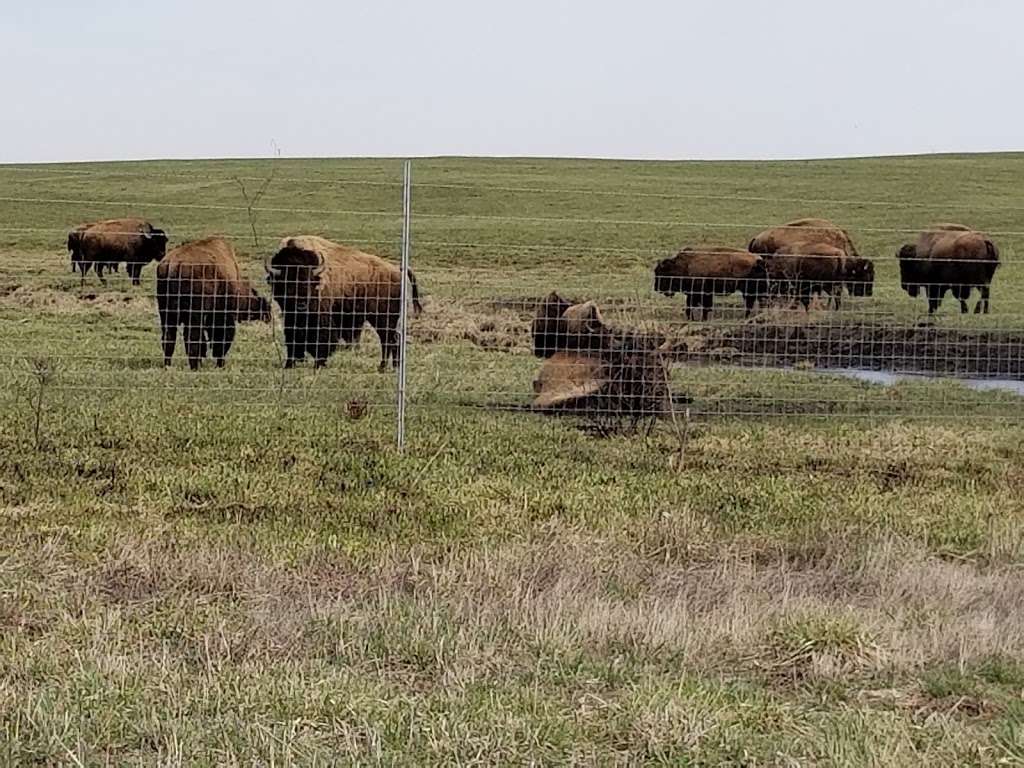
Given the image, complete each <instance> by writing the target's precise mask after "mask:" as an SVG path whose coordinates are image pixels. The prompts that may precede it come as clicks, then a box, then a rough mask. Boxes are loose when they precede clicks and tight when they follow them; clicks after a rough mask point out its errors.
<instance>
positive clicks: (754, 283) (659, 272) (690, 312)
mask: <svg viewBox="0 0 1024 768" xmlns="http://www.w3.org/2000/svg"><path fill="white" fill-rule="evenodd" d="M767 288H768V274H767V272H766V271H765V260H764V259H763V258H762V257H761V256H758V255H757V254H753V253H748V252H747V251H741V250H738V249H736V248H724V247H718V246H710V247H709V246H701V247H699V248H683V250H681V251H680V252H679V253H678V254H676V255H675V256H673V257H672V258H670V259H662V260H661V261H659V262H658V264H657V266H656V267H655V268H654V290H655V291H657V292H658V293H662V294H664V295H666V296H674V295H675V294H677V293H684V294H686V319H687V320H692V319H694V317H695V315H697V314H700V315H701V317H702V318H705V319H706V318H707V317H709V316H710V314H711V310H712V309H713V307H714V302H715V298H714V297H715V294H718V295H727V294H730V293H735V292H736V291H739V292H740V293H741V294H742V295H743V301H744V304H745V305H746V308H747V311H746V316H749V315H750V312H751V310H752V309H753V308H754V302H756V301H757V300H758V299H761V298H763V297H764V296H765V294H766V293H767ZM698 319H700V318H698Z"/></svg>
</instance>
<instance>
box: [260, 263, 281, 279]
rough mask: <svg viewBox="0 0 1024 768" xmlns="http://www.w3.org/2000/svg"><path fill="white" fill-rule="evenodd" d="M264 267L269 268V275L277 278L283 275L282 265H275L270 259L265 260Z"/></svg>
mask: <svg viewBox="0 0 1024 768" xmlns="http://www.w3.org/2000/svg"><path fill="white" fill-rule="evenodd" d="M263 268H264V269H265V270H267V277H272V278H275V277H280V276H281V267H275V266H273V265H272V264H271V262H270V259H267V260H266V261H264V262H263Z"/></svg>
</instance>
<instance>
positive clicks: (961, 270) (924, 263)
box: [897, 224, 999, 315]
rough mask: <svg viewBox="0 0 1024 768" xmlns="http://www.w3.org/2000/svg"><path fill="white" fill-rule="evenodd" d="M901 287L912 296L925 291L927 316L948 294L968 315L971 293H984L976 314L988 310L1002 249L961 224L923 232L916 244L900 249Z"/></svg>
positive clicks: (941, 225)
mask: <svg viewBox="0 0 1024 768" xmlns="http://www.w3.org/2000/svg"><path fill="white" fill-rule="evenodd" d="M897 258H898V259H899V262H900V285H901V286H902V288H903V290H905V291H906V292H907V293H908V294H909V295H910V296H911V297H913V298H916V297H917V295H918V294H919V293H921V292H922V291H924V294H925V296H927V297H928V314H929V315H931V314H934V313H935V310H937V309H938V308H939V305H940V304H942V299H943V297H944V296H945V295H946V292H947V291H950V292H952V294H953V296H954V297H955V298H956V299H957V300H958V301H959V302H960V312H961V313H965V312H967V299H968V297H969V296H970V295H971V290H972V289H973V288H977V289H978V291H979V292H980V294H981V297H980V298H979V299H978V303H977V304H975V306H974V312H975V314H977V313H979V312H984V313H985V314H986V315H987V314H988V311H989V293H990V291H991V285H992V278H993V277H994V276H995V272H996V270H997V269H998V268H999V249H998V248H997V247H996V244H995V243H993V242H992V240H991V239H990V238H989V237H988V236H987V235H984V234H982V233H981V232H976V231H974V230H972V229H970V228H969V227H965V226H963V225H961V224H937V225H935V226H934V227H932V228H931V229H928V230H926V231H925V232H922V233H921V235H920V236H919V237H918V239H917V243H916V244H907V245H904V246H903V247H902V248H900V250H899V253H898V254H897Z"/></svg>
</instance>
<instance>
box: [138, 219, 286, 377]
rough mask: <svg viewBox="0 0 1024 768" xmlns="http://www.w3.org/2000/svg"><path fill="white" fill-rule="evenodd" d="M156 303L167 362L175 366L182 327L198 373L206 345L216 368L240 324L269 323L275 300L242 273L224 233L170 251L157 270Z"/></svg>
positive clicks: (189, 360) (186, 350)
mask: <svg viewBox="0 0 1024 768" xmlns="http://www.w3.org/2000/svg"><path fill="white" fill-rule="evenodd" d="M156 302H157V308H158V309H159V312H160V339H161V343H162V345H163V350H164V365H170V364H171V358H172V357H173V356H174V346H175V343H176V341H177V338H178V326H179V325H181V326H183V327H184V333H185V354H186V355H187V356H188V366H189V368H191V369H192V370H193V371H195V370H198V369H199V367H200V365H201V364H202V361H203V359H204V358H205V357H206V351H207V344H209V345H210V347H211V348H212V349H211V351H212V352H213V359H214V360H215V361H216V363H217V367H218V368H222V367H224V360H225V358H226V357H227V354H228V352H229V351H230V350H231V344H232V343H233V342H234V340H235V324H236V323H237V322H239V321H241V322H245V321H251V320H262V321H264V322H270V302H269V301H267V299H265V298H263V297H262V296H260V295H259V294H258V293H256V291H255V290H253V288H252V286H251V285H250V284H249V281H248V280H246V279H245V278H244V277H242V274H241V271H240V270H239V268H238V260H237V258H235V249H234V247H232V245H231V243H229V242H228V241H227V240H225V239H224V238H221V237H208V238H206V239H205V240H197V241H195V242H192V243H186V244H185V245H181V246H179V247H177V248H175V249H174V250H172V251H171V252H170V253H168V254H167V257H166V258H164V260H163V261H161V262H160V266H158V267H157V268H156Z"/></svg>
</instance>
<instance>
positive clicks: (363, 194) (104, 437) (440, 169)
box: [0, 154, 1024, 766]
mask: <svg viewBox="0 0 1024 768" xmlns="http://www.w3.org/2000/svg"><path fill="white" fill-rule="evenodd" d="M401 174H402V164H401V162H400V161H397V160H327V159H324V160H281V159H278V160H251V161H227V160H220V161H188V162H184V161H181V162H179V161H174V162H172V161H152V162H149V161H147V162H137V163H78V164H67V165H32V166H0V184H2V186H0V189H2V191H0V328H2V329H3V330H2V333H0V357H2V359H3V365H2V366H0V762H3V763H5V764H12V765H13V764H16V765H33V764H35V765H53V764H69V765H103V764H148V765H281V766H287V765H335V764H353V765H356V764H358V765H365V764H384V765H413V764H459V765H507V764H545V765H561V764H567V763H568V764H585V765H616V764H623V765H625V764H629V765H634V764H664V765H708V766H712V765H771V766H791V765H843V766H861V765H906V766H917V765H922V764H924V765H975V766H990V765H997V764H998V765H1024V655H1022V654H1024V614H1022V611H1021V606H1022V605H1024V580H1022V579H1021V568H1022V567H1024V500H1022V498H1021V496H1020V495H1018V494H1019V491H1020V489H1021V488H1024V400H1022V399H1021V398H1020V397H1019V396H1017V395H1013V394H1011V393H1008V392H1002V391H996V390H992V391H988V390H985V391H979V390H975V389H970V388H968V387H965V386H963V385H962V384H961V383H958V382H957V381H956V380H955V377H957V376H964V377H972V378H1007V379H1014V380H1018V381H1019V380H1020V379H1024V298H1022V289H1024V260H1022V254H1024V187H1022V186H1021V184H1020V179H1021V178H1024V154H1002V155H964V156H953V155H949V156H922V157H911V158H879V159H863V160H829V161H799V162H796V161H793V162H756V163H753V162H744V163H740V162H626V161H590V160H586V161H585V160H513V159H464V158H437V159H424V160H417V161H415V162H414V167H413V182H414V183H413V193H412V198H413V211H414V213H413V218H412V266H413V269H414V270H415V272H416V275H417V278H418V282H419V285H420V287H421V289H422V290H423V291H424V293H425V299H424V306H425V311H424V313H423V314H422V315H421V316H419V317H416V318H414V319H412V320H411V325H410V336H409V350H408V400H407V402H408V418H407V445H406V448H405V450H404V451H403V452H399V451H398V450H397V448H396V447H395V445H396V444H395V437H394V432H395V399H396V377H395V376H394V375H393V374H390V373H385V374H382V373H378V372H377V362H378V358H379V348H378V344H377V340H376V337H375V336H374V334H373V332H372V331H369V330H367V331H366V332H365V333H364V335H363V339H362V341H361V343H360V344H359V345H358V346H357V347H356V348H354V349H346V350H341V351H339V352H337V353H336V354H335V355H334V356H333V357H332V358H331V360H330V362H329V364H328V366H327V367H326V368H325V369H323V370H321V371H314V370H313V369H312V366H311V365H308V364H307V365H306V366H301V367H299V368H297V369H295V370H290V371H284V370H283V369H282V366H281V363H282V351H281V328H280V324H279V321H277V320H275V322H274V323H272V324H269V325H268V324H260V323H255V324H248V325H244V326H242V328H241V331H240V333H239V337H238V340H237V341H236V343H235V346H234V348H233V350H232V352H231V354H230V356H229V358H228V363H227V367H226V368H225V369H223V370H216V369H214V368H213V367H212V365H210V364H209V363H207V365H206V367H205V368H204V369H203V370H202V371H199V372H196V373H193V372H190V371H189V370H188V369H187V366H186V364H185V361H184V359H183V351H182V350H179V352H178V356H177V359H176V361H175V364H174V365H173V366H172V367H171V368H170V369H166V370H165V369H164V367H163V364H162V354H161V350H160V345H159V325H158V322H157V316H156V309H155V301H154V273H155V270H154V267H153V266H149V267H147V268H146V270H145V272H144V273H143V284H142V286H140V287H137V288H133V287H132V286H130V284H129V282H128V279H127V276H126V275H125V274H124V271H123V269H122V271H121V272H120V273H118V274H114V275H112V276H110V279H109V280H108V282H107V284H106V285H103V284H101V283H100V282H99V280H98V279H97V278H96V275H95V274H94V273H90V274H89V275H88V276H87V278H86V279H85V281H84V282H82V281H81V279H80V276H79V275H78V274H72V272H71V270H70V264H69V259H68V253H67V250H66V247H65V244H66V239H67V232H68V230H69V229H70V228H72V227H73V226H75V225H76V224H78V223H80V222H83V221H89V220H95V219H101V218H112V217H115V216H122V215H133V216H142V217H145V218H147V219H149V220H150V221H152V222H153V223H154V224H156V225H157V226H160V227H162V228H163V229H165V230H166V231H167V233H168V235H169V237H170V243H169V247H172V246H175V245H178V244H181V243H183V242H185V241H187V240H190V239H195V238H199V237H202V236H206V235H212V234H221V235H226V236H228V237H230V238H232V239H233V241H234V242H235V244H236V246H237V248H238V250H239V252H240V255H241V257H242V262H243V263H242V267H243V271H244V272H245V273H246V275H247V276H248V277H249V278H250V279H251V280H252V282H253V285H254V286H256V288H257V290H260V291H262V292H264V294H266V282H265V280H264V272H263V266H262V263H263V261H264V260H265V259H266V258H267V257H268V256H269V255H270V254H271V253H272V252H273V250H274V248H275V245H276V243H277V241H278V240H279V239H280V238H281V237H283V236H286V235H293V234H321V235H324V236H327V237H330V238H332V239H334V240H337V241H339V242H344V243H348V244H352V245H357V246H360V247H363V248H365V249H367V250H370V251H373V252H375V253H378V254H380V255H382V256H385V257H387V258H389V259H391V260H397V258H398V254H399V248H400V233H401V225H402V215H401V191H402V190H401ZM268 179H269V183H268V184H267V186H266V191H265V194H263V195H262V196H261V197H260V198H259V200H258V202H257V203H256V205H255V207H254V208H252V209H251V210H250V209H249V205H248V202H247V201H251V200H252V199H253V197H254V195H255V194H256V191H257V190H259V189H260V188H261V186H262V185H263V184H264V182H266V181H267V180H268ZM243 187H244V191H243ZM804 216H822V217H826V218H830V219H832V220H834V221H836V222H837V223H839V224H841V225H842V226H843V227H845V228H846V229H848V230H849V232H850V234H851V235H852V236H853V238H854V240H855V241H856V243H857V246H858V249H859V250H860V252H861V253H862V254H863V255H865V256H868V257H870V258H872V259H873V260H874V261H875V268H876V284H875V290H874V293H873V295H872V296H871V297H863V298H861V297H847V298H846V299H845V300H844V305H843V307H842V309H840V310H838V311H833V310H828V309H826V308H824V307H823V306H821V305H818V304H816V305H815V306H813V307H812V309H811V310H810V311H809V312H806V313H805V312H804V311H803V310H802V309H801V310H797V311H790V310H778V309H773V310H767V311H765V312H760V313H757V314H755V315H754V317H752V318H750V319H744V318H743V313H742V304H741V301H740V299H739V297H738V296H731V297H726V298H721V297H719V298H718V299H716V312H715V315H714V317H713V319H711V320H709V321H707V322H687V321H685V320H684V318H683V310H682V303H681V299H680V297H678V296H676V297H674V298H672V299H670V298H667V297H664V296H660V295H657V294H655V293H654V292H653V290H652V279H651V270H652V267H653V265H654V264H655V263H656V262H657V261H658V260H659V259H661V258H664V257H666V256H669V255H672V254H673V253H674V252H675V251H676V250H678V249H679V247H681V246H683V245H686V244H721V245H733V246H738V247H739V246H743V245H745V244H746V243H747V241H748V240H749V239H750V237H751V236H753V235H754V234H756V233H757V232H758V231H760V230H761V229H763V228H765V227H767V226H770V225H774V224H778V223H782V222H784V221H788V220H791V219H795V218H799V217H804ZM945 221H955V222H961V223H964V224H969V225H971V226H973V227H976V228H978V229H982V230H985V231H986V232H988V233H990V234H991V235H992V237H993V239H994V240H995V241H996V242H997V243H998V245H999V249H1000V254H1001V266H1000V268H999V270H998V271H997V273H996V277H995V281H994V283H993V290H992V299H991V306H992V311H991V313H990V314H988V315H975V314H967V315H961V314H959V312H958V311H957V310H956V307H955V304H956V303H955V301H953V300H952V299H951V298H948V297H947V299H946V301H945V302H944V303H943V306H942V308H941V310H940V311H939V313H938V314H937V315H936V316H935V317H934V318H931V319H929V318H928V317H927V312H926V307H925V304H924V301H923V300H922V299H918V300H916V301H915V300H912V299H910V298H909V297H908V296H907V295H906V294H905V293H904V292H903V291H902V290H901V289H900V285H899V278H898V267H897V262H896V259H895V253H896V251H897V250H898V248H899V246H900V245H901V244H903V243H905V242H910V241H912V240H913V239H914V238H915V236H916V233H917V232H918V231H920V230H921V229H923V228H925V227H927V226H929V225H930V224H933V223H936V222H945ZM552 290H558V291H559V292H561V293H563V294H564V295H566V296H570V297H573V298H579V299H594V300H595V301H596V302H597V303H598V304H599V306H601V308H602V311H603V312H604V316H605V318H606V320H607V321H608V322H609V323H611V324H613V325H616V326H618V327H625V328H637V329H643V330H651V331H656V332H658V333H661V334H665V335H667V336H669V337H670V338H671V339H673V340H674V341H675V342H676V343H677V347H676V348H677V349H679V350H683V351H682V352H680V353H679V354H678V355H677V356H676V358H675V360H674V364H673V366H672V370H671V380H670V383H671V387H672V390H673V393H674V395H675V396H676V402H678V403H679V404H680V405H679V409H678V412H676V409H675V408H674V409H673V413H672V415H673V418H672V419H662V420H661V421H660V422H658V423H657V424H654V425H653V426H652V428H651V429H646V428H645V429H641V430H639V431H636V432H628V431H626V432H622V433H619V432H613V433H612V434H603V435H602V434H599V433H597V432H596V431H595V430H594V429H593V428H592V427H593V425H592V424H591V423H589V421H588V420H587V419H586V418H573V417H565V416H563V417H552V416H545V415H541V414H537V413H533V412H530V410H529V408H528V406H529V403H530V397H531V394H532V381H533V379H534V377H535V376H536V374H537V371H538V368H539V365H540V361H538V359H537V358H535V357H534V356H533V355H532V353H531V348H530V328H529V324H530V319H531V317H532V313H533V308H534V305H535V303H536V301H537V300H538V299H539V298H541V297H543V296H544V295H546V294H547V293H548V292H550V291H552ZM975 298H976V297H975ZM973 304H974V299H973V298H972V301H971V306H972V308H973ZM846 367H853V368H865V369H871V370H895V371H906V372H912V373H919V374H928V376H918V377H913V378H911V379H909V380H905V381H899V382H897V383H895V384H893V385H891V386H880V385H877V384H871V383H865V382H862V381H857V380H852V379H848V378H844V377H841V376H838V375H833V374H830V373H829V369H831V368H846ZM932 375H936V376H941V377H942V378H932V377H931V376H932ZM683 404H685V408H684V407H683Z"/></svg>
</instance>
